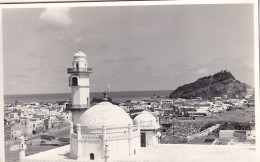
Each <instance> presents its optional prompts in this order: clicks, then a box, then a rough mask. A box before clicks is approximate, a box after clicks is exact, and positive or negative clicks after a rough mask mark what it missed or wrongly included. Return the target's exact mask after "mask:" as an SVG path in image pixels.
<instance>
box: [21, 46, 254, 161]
mask: <svg viewBox="0 0 260 162" xmlns="http://www.w3.org/2000/svg"><path fill="white" fill-rule="evenodd" d="M91 73H92V68H88V64H87V57H86V54H84V53H82V52H81V51H79V52H78V53H76V54H74V59H73V62H72V68H69V69H68V74H70V77H69V86H70V87H71V94H72V103H71V104H69V105H67V109H68V110H70V111H71V112H72V122H71V124H70V145H66V146H62V147H58V148H55V149H52V150H48V151H44V152H40V153H37V154H34V155H30V156H25V152H26V144H25V140H24V138H23V137H21V138H20V145H19V160H20V162H42V161H45V162H88V161H98V162H112V161H114V162H123V161H124V162H126V161H131V162H135V161H136V162H141V161H154V162H156V161H169V162H170V161H174V162H179V161H199V162H201V161H207V162H208V161H233V160H234V161H235V160H237V159H239V160H245V161H254V160H255V151H252V149H251V150H250V148H247V147H241V148H240V147H232V146H231V148H230V147H229V148H227V147H223V146H214V147H209V146H198V145H175V144H160V137H161V133H160V124H159V120H158V118H155V117H154V116H153V115H152V114H150V113H149V112H147V111H144V112H142V113H141V114H139V115H138V116H136V117H135V118H134V120H132V119H131V118H130V116H129V115H128V114H127V113H126V112H125V111H124V110H123V109H122V108H120V107H119V106H116V105H113V104H112V103H110V102H108V101H107V100H108V97H107V94H106V93H105V94H104V98H103V102H101V103H99V104H96V105H94V106H92V107H91V106H90V94H89V93H90V84H89V75H90V74H91ZM230 150H231V151H230ZM191 155H192V156H191ZM194 155H196V156H194Z"/></svg>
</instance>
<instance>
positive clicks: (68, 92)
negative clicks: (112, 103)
mask: <svg viewBox="0 0 260 162" xmlns="http://www.w3.org/2000/svg"><path fill="white" fill-rule="evenodd" d="M151 91H174V90H136V91H135V90H133V91H131V90H122V91H108V93H109V92H113V93H114V92H151ZM103 92H105V91H94V92H90V93H103ZM64 93H68V94H69V93H71V92H58V93H55V92H50V93H24V94H21V93H20V94H4V95H3V96H8V95H10V96H11V95H39V94H64Z"/></svg>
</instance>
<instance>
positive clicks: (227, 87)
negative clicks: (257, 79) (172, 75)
mask: <svg viewBox="0 0 260 162" xmlns="http://www.w3.org/2000/svg"><path fill="white" fill-rule="evenodd" d="M248 88H251V87H250V86H248V85H246V84H244V83H241V82H240V81H238V80H236V79H235V77H234V76H233V75H232V74H231V73H230V72H228V71H226V70H224V71H221V72H218V73H216V74H214V75H211V76H206V77H203V78H200V79H198V80H197V81H195V82H193V83H190V84H185V85H183V86H180V87H178V88H177V89H176V90H174V91H173V92H172V93H171V94H170V95H169V97H170V98H187V99H188V98H195V97H203V98H211V97H221V96H223V95H227V97H228V98H235V97H236V95H239V96H245V95H246V94H247V89H248Z"/></svg>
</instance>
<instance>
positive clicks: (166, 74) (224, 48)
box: [3, 4, 254, 94]
mask: <svg viewBox="0 0 260 162" xmlns="http://www.w3.org/2000/svg"><path fill="white" fill-rule="evenodd" d="M3 42H4V44H3V47H4V88H5V89H4V93H5V94H29V93H64V92H70V88H69V86H68V77H69V75H68V74H66V69H67V68H70V67H71V66H72V65H71V63H72V59H73V55H74V53H76V52H77V51H78V50H79V49H80V50H81V51H83V52H84V53H86V54H87V59H88V64H89V67H92V68H93V74H92V75H91V76H90V84H91V91H92V92H96V91H104V90H105V89H106V85H107V83H109V84H110V85H111V89H110V91H125V90H127V91H131V90H134V91H135V90H174V89H176V88H177V87H178V86H181V85H183V84H187V83H190V82H194V81H195V80H197V79H198V78H200V77H203V76H207V75H212V74H214V73H216V72H219V71H220V70H229V71H231V73H232V74H233V75H234V76H235V78H236V79H238V80H240V81H241V82H244V83H247V84H249V85H251V86H253V83H254V81H253V76H254V75H253V72H254V71H253V70H254V65H253V60H254V56H253V50H254V47H253V6H252V5H249V4H240V5H238V4H237V5H234V4H233V5H177V6H173V5H169V6H133V7H130V6H128V7H75V8H34V9H4V10H3Z"/></svg>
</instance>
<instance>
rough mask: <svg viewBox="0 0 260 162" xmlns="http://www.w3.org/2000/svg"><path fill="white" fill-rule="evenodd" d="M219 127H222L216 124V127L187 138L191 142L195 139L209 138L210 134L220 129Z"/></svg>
mask: <svg viewBox="0 0 260 162" xmlns="http://www.w3.org/2000/svg"><path fill="white" fill-rule="evenodd" d="M219 126H220V124H216V125H214V126H211V127H209V128H207V129H205V130H203V131H201V132H199V133H196V134H193V135H190V136H187V140H188V141H190V140H193V139H196V138H199V137H203V136H207V135H208V134H210V133H211V132H213V131H214V130H216V129H218V128H219Z"/></svg>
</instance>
